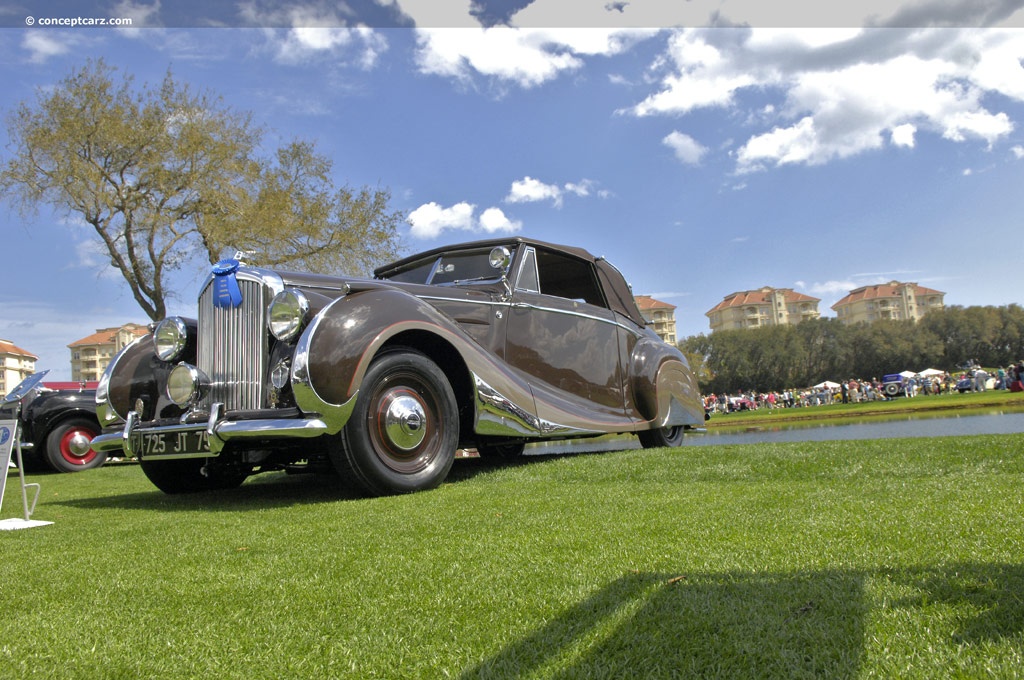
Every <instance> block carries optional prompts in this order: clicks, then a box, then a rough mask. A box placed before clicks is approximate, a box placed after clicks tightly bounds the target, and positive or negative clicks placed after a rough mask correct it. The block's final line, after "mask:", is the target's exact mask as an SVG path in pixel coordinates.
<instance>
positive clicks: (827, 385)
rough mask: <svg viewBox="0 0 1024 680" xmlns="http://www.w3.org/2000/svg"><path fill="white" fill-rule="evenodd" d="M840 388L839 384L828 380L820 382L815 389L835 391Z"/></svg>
mask: <svg viewBox="0 0 1024 680" xmlns="http://www.w3.org/2000/svg"><path fill="white" fill-rule="evenodd" d="M838 387H839V383H836V382H832V381H831V380H826V381H824V382H820V383H818V384H817V385H815V386H814V389H816V390H820V389H822V388H828V389H830V390H834V389H836V388H838Z"/></svg>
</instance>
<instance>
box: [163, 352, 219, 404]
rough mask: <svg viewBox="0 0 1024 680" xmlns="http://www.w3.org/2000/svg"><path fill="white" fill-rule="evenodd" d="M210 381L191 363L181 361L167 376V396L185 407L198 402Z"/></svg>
mask: <svg viewBox="0 0 1024 680" xmlns="http://www.w3.org/2000/svg"><path fill="white" fill-rule="evenodd" d="M209 385H210V381H209V380H208V379H207V378H206V376H205V375H204V374H203V372H202V371H200V370H199V369H198V368H196V367H195V366H193V365H191V364H186V363H181V364H178V365H177V366H175V367H174V368H172V369H171V373H170V375H168V376H167V398H168V399H170V400H171V401H173V402H174V403H175V404H177V405H178V406H180V407H182V408H185V407H187V406H189V405H191V404H195V403H197V402H198V401H199V400H200V399H202V397H203V395H204V394H206V390H207V388H208V387H209Z"/></svg>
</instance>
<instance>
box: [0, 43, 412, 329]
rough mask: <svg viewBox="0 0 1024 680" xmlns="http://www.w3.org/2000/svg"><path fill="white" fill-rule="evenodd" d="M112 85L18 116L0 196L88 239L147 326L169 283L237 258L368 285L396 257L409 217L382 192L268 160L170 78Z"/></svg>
mask: <svg viewBox="0 0 1024 680" xmlns="http://www.w3.org/2000/svg"><path fill="white" fill-rule="evenodd" d="M115 73H116V71H115V69H113V68H112V67H109V66H107V65H106V64H105V63H104V62H103V61H96V62H89V63H87V64H86V65H85V66H83V67H82V68H81V69H79V70H77V71H75V72H73V73H72V74H71V75H69V76H68V77H67V78H65V79H64V80H63V81H61V83H60V84H59V85H58V86H57V87H56V88H54V89H52V90H46V91H40V92H39V93H38V95H37V100H36V101H35V102H33V103H22V104H20V105H19V106H18V107H17V108H16V109H15V110H14V111H12V112H11V113H10V115H9V117H8V121H7V127H8V135H9V137H10V140H11V144H10V150H11V151H12V153H11V156H10V157H9V158H8V159H6V160H5V162H4V164H3V166H2V170H0V196H3V197H4V198H8V199H13V200H16V201H17V202H18V204H19V205H20V207H21V208H22V210H23V211H25V212H31V211H34V210H35V209H36V207H37V206H38V205H39V204H48V205H50V206H53V207H54V208H55V209H57V210H63V211H65V212H67V213H69V214H72V215H77V216H78V217H80V218H81V219H82V220H84V221H85V222H86V223H88V224H89V225H90V226H92V227H93V229H94V230H95V231H96V234H97V236H98V237H99V239H100V240H101V241H102V242H103V245H104V246H105V247H106V251H107V253H108V254H109V256H110V263H111V266H113V267H116V268H117V269H118V270H119V271H120V272H121V274H122V275H123V277H124V279H125V281H126V282H127V283H128V286H129V288H130V289H131V292H132V295H133V296H134V298H135V300H136V301H137V302H138V304H139V306H140V307H141V308H142V309H143V310H144V311H145V313H146V314H147V315H148V316H149V318H150V319H153V320H157V319H161V318H163V317H164V316H165V315H166V306H167V305H166V301H167V298H168V296H169V291H168V289H167V283H168V278H169V275H170V274H171V273H172V272H174V271H175V270H178V269H181V268H183V267H185V266H189V265H194V264H196V263H197V260H199V259H205V260H206V261H208V262H210V263H213V262H216V261H217V259H219V257H220V255H221V253H222V252H223V251H224V250H225V249H226V248H229V247H240V248H244V249H245V250H246V251H249V252H251V253H252V259H253V261H255V262H257V263H259V264H263V265H266V266H277V267H301V268H303V269H309V270H312V271H318V272H324V273H330V272H339V271H348V272H352V273H356V272H365V271H366V270H368V269H369V268H370V267H371V266H372V264H374V263H379V262H381V261H384V260H386V259H390V258H392V257H394V256H395V254H396V253H397V250H398V232H397V226H398V225H399V224H400V223H401V222H402V221H403V220H404V219H405V216H404V214H403V213H401V212H396V211H391V210H389V208H388V202H389V200H390V194H389V192H387V191H386V190H382V189H371V188H368V187H363V188H362V189H360V190H353V189H351V188H349V187H347V186H342V187H336V186H335V185H334V183H333V181H332V179H331V171H332V164H331V161H330V160H329V159H327V158H325V157H323V156H322V155H319V154H318V153H317V152H316V150H315V148H314V147H313V145H312V144H310V143H308V142H305V141H298V140H297V141H293V142H291V143H289V144H287V145H285V146H283V147H282V148H280V149H278V150H277V152H276V153H275V154H272V156H271V157H269V158H267V157H263V156H260V155H259V149H260V145H261V143H262V141H263V135H264V131H263V129H262V128H260V127H259V126H257V125H255V124H254V123H253V121H252V116H251V114H248V113H241V112H237V111H234V110H232V109H231V108H229V107H227V106H225V105H224V103H223V101H222V100H221V99H220V98H219V97H213V96H211V95H208V94H195V93H193V92H192V91H191V90H190V88H189V87H188V86H187V85H183V84H180V83H179V82H178V81H176V80H175V79H174V77H173V76H172V74H171V73H170V72H168V74H167V75H166V77H165V78H164V80H163V82H162V83H161V84H160V86H159V87H157V88H149V87H142V88H141V89H139V88H135V87H134V84H133V79H132V78H131V76H129V75H124V76H123V77H122V78H121V79H120V80H119V81H118V82H115Z"/></svg>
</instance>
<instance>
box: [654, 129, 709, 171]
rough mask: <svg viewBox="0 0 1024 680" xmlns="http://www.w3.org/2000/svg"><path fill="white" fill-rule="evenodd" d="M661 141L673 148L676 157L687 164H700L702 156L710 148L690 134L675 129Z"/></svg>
mask: <svg viewBox="0 0 1024 680" xmlns="http://www.w3.org/2000/svg"><path fill="white" fill-rule="evenodd" d="M661 143H662V144H664V145H665V146H667V147H668V148H670V149H672V151H673V153H675V155H676V158H677V159H679V161H680V162H682V163H685V164H687V165H700V160H701V158H703V157H704V154H706V153H707V151H708V149H707V147H705V146H702V145H701V144H700V143H699V142H698V141H697V140H696V139H694V138H693V137H691V136H690V135H688V134H685V133H682V132H679V131H678V130H674V131H672V132H671V133H669V134H668V135H667V136H666V137H665V138H664V139H662V140H661Z"/></svg>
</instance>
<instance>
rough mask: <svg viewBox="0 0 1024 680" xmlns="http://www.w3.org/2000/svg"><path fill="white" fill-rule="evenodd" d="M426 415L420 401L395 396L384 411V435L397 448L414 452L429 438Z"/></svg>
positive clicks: (404, 395) (410, 397) (403, 396)
mask: <svg viewBox="0 0 1024 680" xmlns="http://www.w3.org/2000/svg"><path fill="white" fill-rule="evenodd" d="M426 415H427V414H426V411H425V410H424V408H423V404H422V403H420V401H419V399H417V398H415V397H413V396H411V395H408V394H403V395H397V396H393V397H392V398H391V399H390V400H389V402H388V404H387V407H386V409H385V411H384V428H383V429H384V434H385V436H386V437H387V439H388V441H389V442H390V443H391V445H392V446H394V447H395V448H398V449H401V450H402V451H412V450H413V449H415V448H416V447H418V446H419V445H420V444H422V443H423V439H424V438H425V437H426V436H427V428H426V421H427V417H426Z"/></svg>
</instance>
